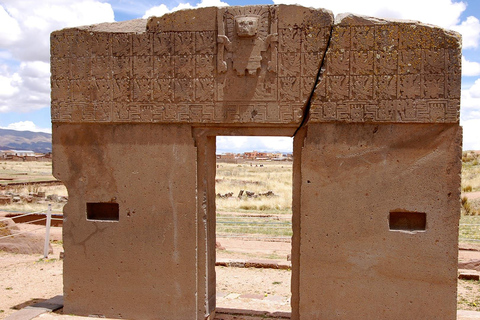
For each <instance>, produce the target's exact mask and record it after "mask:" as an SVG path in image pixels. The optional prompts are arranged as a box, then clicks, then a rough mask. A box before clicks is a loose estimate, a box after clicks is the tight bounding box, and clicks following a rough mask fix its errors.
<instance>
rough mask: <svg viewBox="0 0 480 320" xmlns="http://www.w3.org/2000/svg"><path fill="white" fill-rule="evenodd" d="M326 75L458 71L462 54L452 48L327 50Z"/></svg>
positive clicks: (454, 72) (456, 72)
mask: <svg viewBox="0 0 480 320" xmlns="http://www.w3.org/2000/svg"><path fill="white" fill-rule="evenodd" d="M326 60H327V63H326V71H327V74H329V75H346V74H350V75H374V74H443V73H452V74H459V73H460V61H461V54H460V51H459V50H455V49H443V48H439V49H403V50H391V51H380V50H379V51H374V50H371V51H350V50H329V51H328V52H327V59H326Z"/></svg>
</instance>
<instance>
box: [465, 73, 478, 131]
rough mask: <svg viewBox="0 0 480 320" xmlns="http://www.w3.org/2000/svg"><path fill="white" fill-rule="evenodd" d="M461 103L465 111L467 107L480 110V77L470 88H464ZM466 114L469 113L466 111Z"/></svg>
mask: <svg viewBox="0 0 480 320" xmlns="http://www.w3.org/2000/svg"><path fill="white" fill-rule="evenodd" d="M461 103H462V110H465V112H466V109H470V111H471V110H474V109H477V110H478V111H480V79H477V80H476V81H475V83H474V84H473V85H472V86H471V87H470V88H466V89H462V99H461ZM465 116H467V113H465ZM479 116H480V115H479ZM479 137H480V136H479Z"/></svg>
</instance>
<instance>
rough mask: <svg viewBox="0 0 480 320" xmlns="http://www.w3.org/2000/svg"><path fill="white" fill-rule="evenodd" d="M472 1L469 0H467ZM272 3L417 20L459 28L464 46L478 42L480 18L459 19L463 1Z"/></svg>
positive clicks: (308, 0)
mask: <svg viewBox="0 0 480 320" xmlns="http://www.w3.org/2000/svg"><path fill="white" fill-rule="evenodd" d="M471 1H473V0H471ZM273 2H274V3H275V4H279V3H285V4H300V5H303V6H307V7H314V8H325V9H328V10H331V11H333V13H334V14H335V15H337V14H339V13H345V12H350V13H355V14H360V15H366V16H372V17H378V18H387V19H407V20H418V21H421V22H424V23H429V24H433V25H437V26H440V27H443V28H447V29H453V30H456V31H458V32H460V33H461V34H462V36H463V47H464V48H476V47H478V44H479V42H480V22H479V20H478V19H477V18H475V17H473V16H469V17H467V19H466V20H464V21H461V20H460V15H461V14H462V12H463V11H465V9H466V7H467V6H466V4H465V3H464V2H453V1H452V0H422V1H418V0H402V1H385V0H363V1H358V0H335V1H330V0H273Z"/></svg>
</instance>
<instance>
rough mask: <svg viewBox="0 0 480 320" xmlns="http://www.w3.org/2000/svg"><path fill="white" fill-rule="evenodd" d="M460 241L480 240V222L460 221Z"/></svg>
mask: <svg viewBox="0 0 480 320" xmlns="http://www.w3.org/2000/svg"><path fill="white" fill-rule="evenodd" d="M458 240H459V241H465V242H480V224H478V223H460V228H459V237H458Z"/></svg>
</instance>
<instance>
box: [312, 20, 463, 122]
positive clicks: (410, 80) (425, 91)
mask: <svg viewBox="0 0 480 320" xmlns="http://www.w3.org/2000/svg"><path fill="white" fill-rule="evenodd" d="M460 63H461V38H460V35H459V34H458V33H455V32H451V31H446V30H443V29H440V28H438V27H434V26H430V25H424V24H421V23H418V22H411V21H408V22H400V21H388V20H382V19H376V18H366V17H360V16H354V15H348V14H347V15H343V16H341V17H339V18H338V17H337V20H336V24H335V25H334V26H333V30H332V38H331V40H330V46H329V48H328V51H327V54H326V59H325V64H324V66H323V68H322V70H321V77H320V79H319V83H318V86H317V87H316V89H315V93H314V96H313V100H312V106H311V109H310V121H311V122H377V123H388V122H400V123H411V122H413V123H458V121H459V112H460V109H459V108H460V81H461V72H460V70H461V69H460Z"/></svg>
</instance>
